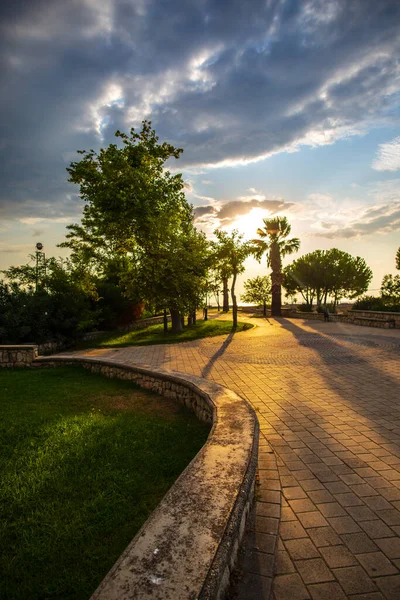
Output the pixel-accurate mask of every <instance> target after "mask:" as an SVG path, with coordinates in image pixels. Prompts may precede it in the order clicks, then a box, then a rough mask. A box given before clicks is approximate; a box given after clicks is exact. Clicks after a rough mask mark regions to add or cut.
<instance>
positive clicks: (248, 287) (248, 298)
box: [240, 275, 271, 306]
mask: <svg viewBox="0 0 400 600" xmlns="http://www.w3.org/2000/svg"><path fill="white" fill-rule="evenodd" d="M243 285H244V289H245V292H244V294H242V295H241V297H240V299H241V300H242V301H243V302H249V303H252V304H257V306H264V305H265V304H267V302H269V301H270V299H271V278H270V277H268V276H267V275H264V277H261V276H257V277H254V278H253V279H247V281H245V282H244V284H243Z"/></svg>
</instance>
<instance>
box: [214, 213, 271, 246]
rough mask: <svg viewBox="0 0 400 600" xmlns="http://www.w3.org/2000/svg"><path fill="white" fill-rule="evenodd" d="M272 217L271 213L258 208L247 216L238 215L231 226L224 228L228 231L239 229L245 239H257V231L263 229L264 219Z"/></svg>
mask: <svg viewBox="0 0 400 600" xmlns="http://www.w3.org/2000/svg"><path fill="white" fill-rule="evenodd" d="M271 216H272V213H271V211H269V210H265V209H264V208H258V207H256V208H253V209H252V210H251V211H250V212H249V213H247V215H238V216H237V217H235V219H234V221H232V222H231V223H229V225H227V226H226V227H224V226H223V229H226V230H227V231H232V229H238V230H239V232H240V233H243V235H244V237H245V239H247V240H251V239H253V238H256V237H257V229H258V228H259V227H262V225H263V219H266V218H267V217H271Z"/></svg>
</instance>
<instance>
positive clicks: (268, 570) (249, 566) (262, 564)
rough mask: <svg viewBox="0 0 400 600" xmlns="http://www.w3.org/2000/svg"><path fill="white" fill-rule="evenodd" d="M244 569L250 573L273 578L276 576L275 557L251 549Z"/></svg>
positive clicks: (245, 559)
mask: <svg viewBox="0 0 400 600" xmlns="http://www.w3.org/2000/svg"><path fill="white" fill-rule="evenodd" d="M243 569H244V571H248V572H249V573H256V574H259V575H263V576H265V577H272V576H273V574H274V555H273V554H265V553H264V552H259V551H258V550H253V549H250V548H249V549H248V550H247V551H246V555H245V558H244V561H243Z"/></svg>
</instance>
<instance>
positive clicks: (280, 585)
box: [272, 573, 310, 600]
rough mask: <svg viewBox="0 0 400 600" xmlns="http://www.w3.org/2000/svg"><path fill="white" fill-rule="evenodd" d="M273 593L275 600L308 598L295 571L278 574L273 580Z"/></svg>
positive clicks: (305, 599)
mask: <svg viewBox="0 0 400 600" xmlns="http://www.w3.org/2000/svg"><path fill="white" fill-rule="evenodd" d="M272 589H273V593H274V599H275V600H308V598H310V595H309V593H308V592H307V589H306V587H305V585H304V583H303V581H302V579H301V577H300V575H298V574H297V573H293V574H290V575H278V576H277V577H275V578H274V581H273V586H272Z"/></svg>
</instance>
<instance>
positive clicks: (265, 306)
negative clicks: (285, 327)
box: [263, 300, 267, 317]
mask: <svg viewBox="0 0 400 600" xmlns="http://www.w3.org/2000/svg"><path fill="white" fill-rule="evenodd" d="M263 315H264V317H266V316H267V303H266V302H265V300H264V305H263Z"/></svg>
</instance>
